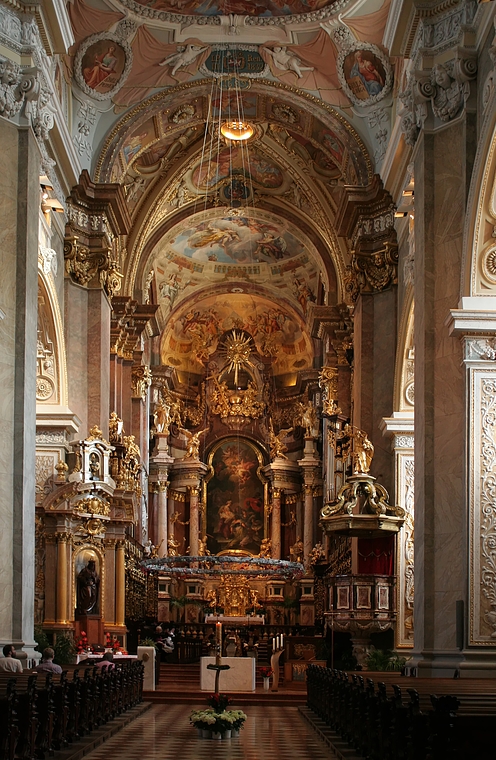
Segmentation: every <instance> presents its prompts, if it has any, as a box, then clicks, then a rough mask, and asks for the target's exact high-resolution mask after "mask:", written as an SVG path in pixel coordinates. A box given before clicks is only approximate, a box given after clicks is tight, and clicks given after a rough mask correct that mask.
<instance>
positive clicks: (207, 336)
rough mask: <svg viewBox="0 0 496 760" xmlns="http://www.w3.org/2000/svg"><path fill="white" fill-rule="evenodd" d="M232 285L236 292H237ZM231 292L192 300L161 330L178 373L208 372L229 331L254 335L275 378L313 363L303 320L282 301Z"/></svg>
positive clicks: (165, 352)
mask: <svg viewBox="0 0 496 760" xmlns="http://www.w3.org/2000/svg"><path fill="white" fill-rule="evenodd" d="M233 289H234V290H235V294H233V292H232V291H233ZM240 290H241V291H242V286H241V287H240V286H237V285H236V286H233V288H231V289H230V292H225V293H221V294H218V295H217V294H216V295H209V296H207V297H205V294H204V293H199V294H198V295H197V296H196V297H193V298H191V299H187V301H186V302H185V304H183V305H182V307H181V308H180V309H178V310H177V311H176V312H175V313H174V314H173V315H172V316H171V318H170V319H169V322H168V326H167V330H164V331H163V333H162V341H161V349H160V352H161V359H162V363H163V364H168V365H170V366H172V367H174V368H175V369H176V370H177V371H178V372H179V373H181V374H183V373H184V374H187V373H194V374H200V373H203V372H204V370H205V367H206V366H207V365H208V362H209V359H210V357H211V356H212V355H213V354H214V353H215V351H216V349H217V346H218V342H219V340H220V338H221V337H222V335H224V333H225V332H226V331H228V330H232V329H234V328H236V329H240V330H241V329H242V330H245V331H246V332H247V333H249V334H250V335H251V336H252V337H253V339H254V341H255V345H256V348H257V351H258V353H259V354H260V355H261V356H264V357H267V358H269V359H271V360H272V371H273V373H274V375H275V376H278V375H285V374H291V373H295V372H297V371H298V370H302V369H308V368H310V367H311V366H312V360H313V347H312V343H311V340H310V338H309V337H308V333H307V331H306V329H305V326H304V321H303V320H302V319H301V317H299V316H298V315H297V314H296V313H295V312H294V311H293V309H292V308H291V307H289V306H288V305H287V304H286V303H285V302H284V301H283V300H282V299H281V300H279V301H278V302H277V303H276V302H274V300H273V299H272V298H267V297H266V296H264V295H261V294H247V293H243V292H238V291H240Z"/></svg>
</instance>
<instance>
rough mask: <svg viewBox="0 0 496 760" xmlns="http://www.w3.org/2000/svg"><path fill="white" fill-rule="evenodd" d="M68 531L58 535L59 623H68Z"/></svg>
mask: <svg viewBox="0 0 496 760" xmlns="http://www.w3.org/2000/svg"><path fill="white" fill-rule="evenodd" d="M69 538H70V536H69V534H68V533H59V534H58V535H57V623H67V617H68V614H67V595H68V589H67V556H68V554H67V543H68V541H69Z"/></svg>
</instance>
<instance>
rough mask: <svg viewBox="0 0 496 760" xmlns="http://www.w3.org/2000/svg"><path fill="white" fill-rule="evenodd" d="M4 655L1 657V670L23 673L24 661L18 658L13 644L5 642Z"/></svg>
mask: <svg viewBox="0 0 496 760" xmlns="http://www.w3.org/2000/svg"><path fill="white" fill-rule="evenodd" d="M2 651H3V657H0V670H5V671H8V672H10V673H22V662H21V661H20V660H18V659H16V650H15V648H14V645H13V644H5V646H4V648H3V650H2Z"/></svg>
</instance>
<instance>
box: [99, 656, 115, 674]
mask: <svg viewBox="0 0 496 760" xmlns="http://www.w3.org/2000/svg"><path fill="white" fill-rule="evenodd" d="M96 667H97V668H105V667H106V668H107V670H112V669H113V668H115V665H114V655H113V654H112V652H105V654H104V655H103V657H102V659H101V660H99V661H98V662H97V663H96Z"/></svg>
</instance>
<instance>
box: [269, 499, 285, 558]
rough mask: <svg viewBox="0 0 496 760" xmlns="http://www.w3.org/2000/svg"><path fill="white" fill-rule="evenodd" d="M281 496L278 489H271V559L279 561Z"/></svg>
mask: <svg viewBox="0 0 496 760" xmlns="http://www.w3.org/2000/svg"><path fill="white" fill-rule="evenodd" d="M281 495H282V491H281V489H280V488H273V489H272V515H271V534H270V540H271V544H272V558H273V559H281Z"/></svg>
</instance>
